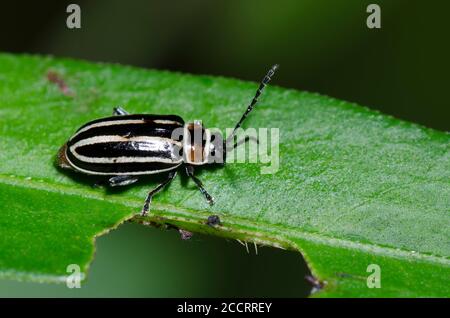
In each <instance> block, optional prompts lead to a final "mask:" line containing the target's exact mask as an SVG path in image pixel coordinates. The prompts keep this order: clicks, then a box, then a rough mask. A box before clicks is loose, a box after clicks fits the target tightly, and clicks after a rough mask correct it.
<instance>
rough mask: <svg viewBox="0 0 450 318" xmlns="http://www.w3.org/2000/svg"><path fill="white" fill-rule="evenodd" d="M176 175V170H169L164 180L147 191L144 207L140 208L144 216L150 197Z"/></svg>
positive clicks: (148, 206) (150, 200)
mask: <svg viewBox="0 0 450 318" xmlns="http://www.w3.org/2000/svg"><path fill="white" fill-rule="evenodd" d="M176 176H177V172H176V171H172V172H170V173H169V175H168V176H167V179H166V180H165V181H163V182H162V183H160V184H159V185H158V186H156V188H154V189H153V190H152V191H150V192H149V193H148V195H147V198H146V199H145V203H144V207H143V208H142V212H141V215H142V216H146V215H147V214H148V210H149V208H150V203H151V202H152V197H153V196H154V195H155V194H157V193H158V192H159V191H161V190H162V189H163V188H164V187H166V186H167V185H168V184H169V183H170V182H171V181H172V180H173V179H174V178H175V177H176Z"/></svg>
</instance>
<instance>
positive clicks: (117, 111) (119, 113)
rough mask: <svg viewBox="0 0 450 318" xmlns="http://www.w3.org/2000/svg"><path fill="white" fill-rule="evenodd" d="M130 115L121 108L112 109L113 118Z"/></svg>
mask: <svg viewBox="0 0 450 318" xmlns="http://www.w3.org/2000/svg"><path fill="white" fill-rule="evenodd" d="M129 114H130V113H129V112H127V111H126V110H125V109H123V108H122V107H120V106H119V107H114V109H113V115H114V116H123V115H129Z"/></svg>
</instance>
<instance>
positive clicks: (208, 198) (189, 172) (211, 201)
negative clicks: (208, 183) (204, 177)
mask: <svg viewBox="0 0 450 318" xmlns="http://www.w3.org/2000/svg"><path fill="white" fill-rule="evenodd" d="M186 174H187V175H188V176H189V177H190V178H191V179H192V180H194V182H195V184H196V185H197V187H198V189H199V190H200V192H201V193H202V194H203V195H204V196H205V199H206V201H208V203H209V204H210V205H213V204H214V198H213V197H212V196H211V195H210V194H209V193H208V191H206V189H205V188H204V187H203V184H202V182H201V181H200V180H199V179H198V178H197V177H196V176H194V167H193V166H186Z"/></svg>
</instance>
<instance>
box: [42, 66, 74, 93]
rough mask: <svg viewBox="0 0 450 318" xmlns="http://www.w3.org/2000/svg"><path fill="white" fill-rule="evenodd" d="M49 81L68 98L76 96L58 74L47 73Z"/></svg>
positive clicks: (53, 72)
mask: <svg viewBox="0 0 450 318" xmlns="http://www.w3.org/2000/svg"><path fill="white" fill-rule="evenodd" d="M47 80H48V81H49V82H50V83H53V84H56V85H57V86H58V88H59V90H60V91H61V92H62V93H63V94H64V95H66V96H74V95H75V94H74V92H73V91H72V90H71V89H70V88H69V87H68V86H67V84H66V82H65V81H64V80H63V78H62V77H61V75H59V74H58V73H56V72H55V71H48V72H47Z"/></svg>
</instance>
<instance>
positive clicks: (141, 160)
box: [58, 65, 278, 215]
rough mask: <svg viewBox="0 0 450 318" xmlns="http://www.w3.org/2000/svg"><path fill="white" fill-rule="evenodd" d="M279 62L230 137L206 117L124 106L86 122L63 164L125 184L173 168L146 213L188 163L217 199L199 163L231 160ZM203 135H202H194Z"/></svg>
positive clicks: (146, 206)
mask: <svg viewBox="0 0 450 318" xmlns="http://www.w3.org/2000/svg"><path fill="white" fill-rule="evenodd" d="M277 68H278V65H274V66H273V67H272V68H271V69H270V70H269V71H268V73H267V74H266V76H264V78H263V79H262V81H261V83H260V85H259V88H258V90H257V91H256V94H255V97H253V99H252V101H251V103H250V105H249V106H248V107H247V110H246V111H245V112H244V114H243V115H242V117H241V119H240V120H239V121H238V123H237V124H236V126H235V128H234V130H233V132H232V134H231V135H230V136H229V137H228V138H227V140H226V141H224V140H223V139H222V138H214V140H212V138H211V136H212V135H211V132H210V131H209V129H206V128H204V127H203V125H202V124H201V122H200V121H194V122H193V123H187V124H185V123H184V120H183V119H182V118H181V117H180V116H176V115H149V114H137V115H131V114H128V112H126V111H125V110H124V109H123V108H121V107H118V108H114V112H113V116H111V117H106V118H101V119H97V120H93V121H90V122H88V123H87V124H85V125H83V126H81V127H80V128H79V129H78V130H77V131H76V133H75V134H74V135H73V136H72V137H71V138H70V139H69V140H68V141H67V143H66V144H64V145H63V146H62V147H61V149H60V150H59V153H58V165H59V166H60V167H62V168H67V169H72V170H75V171H77V172H81V173H84V174H89V175H99V176H106V177H109V179H108V184H109V185H110V186H125V185H129V184H132V183H134V182H136V181H138V178H139V176H142V175H150V174H158V173H164V172H167V173H168V175H167V179H166V180H165V181H163V182H162V183H161V184H159V185H158V186H156V187H155V188H154V189H152V190H151V191H150V192H149V193H148V195H147V198H146V199H145V203H144V207H143V209H142V215H146V214H147V213H148V210H149V206H150V203H151V200H152V197H153V196H154V195H155V194H156V193H158V192H159V191H160V190H161V189H163V188H164V187H165V186H167V185H168V184H169V183H170V182H171V181H172V180H173V179H174V178H175V176H176V174H177V172H176V170H177V168H178V167H180V166H184V167H185V170H186V174H187V175H188V176H189V177H190V178H191V179H192V180H193V181H194V182H195V184H196V185H197V187H198V188H199V190H200V191H201V193H202V194H203V195H204V196H205V198H206V200H207V201H208V202H209V203H210V204H213V203H214V199H213V198H212V197H211V195H209V193H208V192H207V191H206V190H205V188H204V187H203V185H202V182H201V181H200V180H199V179H198V178H197V177H195V175H194V166H196V165H205V164H208V163H212V162H217V161H214V160H211V157H214V158H220V159H221V160H219V161H220V162H222V163H224V162H225V157H226V153H227V151H229V150H232V149H234V148H235V147H236V146H237V145H238V143H234V145H233V147H232V148H227V145H228V144H229V143H230V142H232V141H234V137H235V134H236V130H237V129H238V128H239V127H241V124H242V122H243V121H244V120H245V118H246V117H247V115H248V114H249V113H250V112H251V111H252V109H253V108H254V106H255V105H256V103H257V102H258V97H259V96H260V95H261V93H262V91H263V89H264V87H265V86H266V85H267V83H268V82H269V81H270V79H271V77H272V76H273V74H274V73H275V71H276V69H277ZM177 131H178V133H176V132H177ZM198 135H200V138H192V136H194V137H195V136H198ZM189 136H190V137H189ZM215 137H217V136H215Z"/></svg>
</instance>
